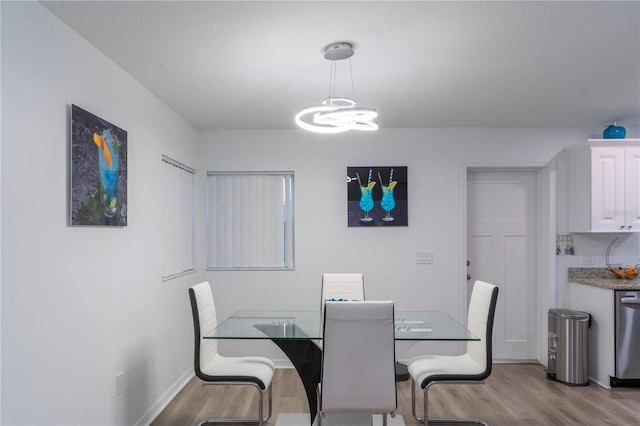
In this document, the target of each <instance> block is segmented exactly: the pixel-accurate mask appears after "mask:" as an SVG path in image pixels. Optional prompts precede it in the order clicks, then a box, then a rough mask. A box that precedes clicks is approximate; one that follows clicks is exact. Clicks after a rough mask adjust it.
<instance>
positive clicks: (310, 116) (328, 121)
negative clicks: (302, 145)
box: [295, 43, 378, 133]
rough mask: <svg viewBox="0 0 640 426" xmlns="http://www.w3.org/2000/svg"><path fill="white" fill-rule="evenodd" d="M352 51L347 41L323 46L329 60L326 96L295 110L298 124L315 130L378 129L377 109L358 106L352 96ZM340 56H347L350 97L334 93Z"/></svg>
mask: <svg viewBox="0 0 640 426" xmlns="http://www.w3.org/2000/svg"><path fill="white" fill-rule="evenodd" d="M353 54H354V51H353V46H352V45H351V44H350V43H334V44H332V45H330V46H328V47H327V48H326V49H325V53H324V57H325V59H327V60H329V61H331V74H330V77H329V92H330V93H329V97H327V98H326V99H325V100H323V101H322V103H321V104H319V105H314V106H309V107H306V108H303V109H302V110H300V111H299V112H298V113H297V114H296V117H295V121H296V124H297V125H298V126H299V127H300V128H302V129H305V130H308V131H311V132H316V133H342V132H346V131H348V130H369V131H370V130H377V129H378V123H377V122H376V118H377V117H378V112H377V111H376V110H375V109H374V108H367V107H360V106H358V104H357V103H356V101H355V100H354V99H355V90H354V87H353V71H352V69H351V59H350V58H351V57H352V56H353ZM343 59H349V71H350V72H351V95H352V98H346V97H340V96H336V94H335V86H336V61H341V60H343Z"/></svg>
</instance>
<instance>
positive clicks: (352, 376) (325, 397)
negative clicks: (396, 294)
mask: <svg viewBox="0 0 640 426" xmlns="http://www.w3.org/2000/svg"><path fill="white" fill-rule="evenodd" d="M395 379H396V377H395V344H394V321H393V302H391V301H371V302H331V301H329V302H326V303H325V317H324V331H323V350H322V376H321V380H320V381H321V385H320V386H321V387H320V389H321V392H320V411H322V412H325V413H388V412H392V411H395V410H396V408H397V395H396V380H395Z"/></svg>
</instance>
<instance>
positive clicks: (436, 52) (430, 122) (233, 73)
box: [43, 1, 640, 129]
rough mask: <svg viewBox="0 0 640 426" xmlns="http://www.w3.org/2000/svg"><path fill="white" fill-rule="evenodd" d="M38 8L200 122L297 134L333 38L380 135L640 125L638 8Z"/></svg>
mask: <svg viewBox="0 0 640 426" xmlns="http://www.w3.org/2000/svg"><path fill="white" fill-rule="evenodd" d="M43 4H44V6H45V7H46V8H47V9H49V10H50V11H51V12H53V13H54V14H55V15H57V16H58V17H59V18H60V19H61V20H62V21H64V22H66V23H67V24H68V25H69V26H70V27H71V28H73V29H74V30H75V31H76V32H78V33H79V34H80V35H81V36H82V37H84V38H85V39H86V40H87V41H88V42H89V43H91V44H92V45H94V46H95V47H96V48H97V49H99V50H101V51H102V52H104V54H105V55H107V56H108V57H110V58H111V59H112V60H113V61H114V62H116V63H117V64H118V65H119V66H120V67H122V69H124V70H125V71H126V72H128V73H129V74H131V75H132V76H133V77H134V78H135V79H136V80H138V81H139V82H140V83H142V84H143V85H144V86H146V87H147V88H148V89H149V90H150V91H151V92H153V93H154V94H155V95H156V96H157V97H158V98H160V99H161V100H162V101H164V102H165V103H166V104H167V105H169V106H170V107H171V108H172V109H173V110H175V111H176V112H177V113H178V114H180V115H181V116H182V117H184V118H185V119H186V120H188V121H189V122H190V123H192V124H193V125H194V126H196V127H197V128H209V129H288V128H294V127H295V124H294V121H293V116H294V115H295V113H296V112H297V111H298V110H300V109H301V108H302V107H305V106H309V105H315V104H318V103H320V102H321V101H322V100H323V99H324V98H326V97H327V96H328V95H329V76H330V69H331V62H330V61H328V60H326V59H324V57H323V53H324V49H325V47H326V46H327V45H330V44H332V43H335V42H340V41H346V42H351V43H352V44H353V45H354V48H355V55H354V56H353V58H352V59H351V67H352V72H353V82H354V89H355V98H356V100H357V101H358V103H359V105H361V106H367V107H374V108H376V109H377V110H378V113H379V118H378V122H379V124H380V127H381V128H424V127H600V126H602V127H604V126H606V125H608V124H610V123H611V122H613V120H617V121H618V124H620V125H623V126H630V127H635V126H640V2H638V1H631V2H629V1H622V2H615V1H602V2H598V1H596V2H585V1H577V2H568V1H539V2H527V1H511V2H500V1H498V2H487V1H470V2H461V1H448V2H447V1H445V2H437V1H406V2H405V1H365V2H356V1H282V2H274V1H254V2H249V1H193V2H192V1H105V2H101V1H44V2H43ZM336 65H338V68H337V73H336V83H337V85H338V88H337V89H336V93H335V94H336V95H343V96H347V97H351V96H353V94H352V93H351V77H350V75H349V73H348V61H338V63H337V64H336ZM342 85H344V86H345V89H344V91H347V93H343V92H340V93H339V92H338V90H343V89H342V88H341V86H342Z"/></svg>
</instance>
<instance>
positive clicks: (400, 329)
mask: <svg viewBox="0 0 640 426" xmlns="http://www.w3.org/2000/svg"><path fill="white" fill-rule="evenodd" d="M320 321H321V315H320V311H288V310H280V311H275V310H274V311H269V310H255V311H238V312H236V313H235V314H233V315H232V316H230V317H229V318H227V319H226V320H224V321H222V322H221V323H219V324H218V327H216V328H215V329H214V330H213V331H212V332H211V333H209V334H207V335H206V336H204V338H205V339H241V340H242V339H271V340H321V339H322V332H321V329H320ZM395 337H396V340H454V341H455V340H480V337H478V336H476V335H475V334H473V333H472V332H471V331H469V330H468V329H467V328H466V327H465V326H464V325H462V324H460V323H459V322H457V321H456V320H454V319H453V318H452V317H451V316H449V315H448V314H446V313H445V312H440V311H396V312H395Z"/></svg>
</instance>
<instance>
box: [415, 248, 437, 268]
mask: <svg viewBox="0 0 640 426" xmlns="http://www.w3.org/2000/svg"><path fill="white" fill-rule="evenodd" d="M416 263H418V264H423V265H430V264H432V263H433V252H432V251H419V252H417V253H416Z"/></svg>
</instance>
